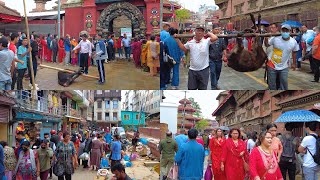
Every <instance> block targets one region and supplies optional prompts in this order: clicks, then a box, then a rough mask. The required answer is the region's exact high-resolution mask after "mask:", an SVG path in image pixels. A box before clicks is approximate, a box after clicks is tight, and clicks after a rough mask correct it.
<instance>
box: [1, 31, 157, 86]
mask: <svg viewBox="0 0 320 180" xmlns="http://www.w3.org/2000/svg"><path fill="white" fill-rule="evenodd" d="M79 36H80V37H70V35H68V34H67V35H66V36H65V37H60V38H59V37H58V36H57V35H52V34H47V35H39V34H37V33H36V32H32V34H31V35H30V46H31V47H29V42H28V38H27V36H26V33H21V32H18V33H10V35H8V36H2V37H1V39H0V67H1V68H0V74H1V76H0V89H1V90H14V89H17V90H22V89H24V88H27V87H23V84H24V83H23V80H24V79H30V84H29V86H30V87H31V86H32V84H33V83H32V78H31V67H30V61H29V59H30V52H31V56H32V65H33V72H34V79H36V77H37V71H38V65H39V64H43V63H45V64H49V65H50V63H55V64H58V65H60V67H61V68H65V67H66V66H79V67H80V68H81V72H82V73H83V74H86V75H87V74H88V73H89V71H90V69H91V68H93V67H92V66H96V67H97V68H98V72H99V81H98V84H104V83H105V82H106V80H105V79H106V78H105V76H106V74H108V72H105V70H104V66H105V64H106V63H110V62H116V61H128V62H133V63H134V65H135V68H139V69H141V70H142V71H145V72H147V73H149V74H148V75H150V76H157V75H158V74H159V68H160V57H159V56H160V43H159V41H160V40H159V36H155V35H151V36H149V37H148V38H146V37H144V36H141V37H134V38H132V37H127V35H126V34H123V36H120V37H115V36H114V35H109V36H106V35H104V34H97V35H96V36H94V37H90V36H89V35H88V34H87V33H84V34H80V35H79ZM132 60H133V61H132ZM58 67H59V66H58ZM115 71H116V69H115ZM35 86H36V88H37V89H38V84H36V83H35Z"/></svg>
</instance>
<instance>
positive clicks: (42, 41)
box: [40, 36, 48, 63]
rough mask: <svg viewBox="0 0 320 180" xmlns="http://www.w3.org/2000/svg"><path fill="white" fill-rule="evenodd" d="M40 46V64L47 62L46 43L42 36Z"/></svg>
mask: <svg viewBox="0 0 320 180" xmlns="http://www.w3.org/2000/svg"><path fill="white" fill-rule="evenodd" d="M40 44H41V46H42V51H41V57H42V58H41V63H42V60H47V54H48V47H47V41H46V37H45V36H42V39H41V41H40Z"/></svg>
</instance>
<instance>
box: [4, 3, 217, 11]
mask: <svg viewBox="0 0 320 180" xmlns="http://www.w3.org/2000/svg"><path fill="white" fill-rule="evenodd" d="M2 1H4V2H5V3H6V5H7V6H8V7H10V8H12V9H16V10H17V11H18V12H20V14H21V15H23V13H24V12H23V1H22V0H2ZM55 1H56V0H51V1H48V2H47V4H46V9H51V8H52V6H54V5H56V4H55ZM178 1H179V2H180V4H182V6H183V7H184V8H186V9H190V10H192V11H198V9H199V7H200V5H202V4H206V5H207V6H213V5H215V2H214V0H178ZM26 4H27V12H28V13H29V11H31V10H32V9H34V8H35V7H36V4H35V3H34V0H26Z"/></svg>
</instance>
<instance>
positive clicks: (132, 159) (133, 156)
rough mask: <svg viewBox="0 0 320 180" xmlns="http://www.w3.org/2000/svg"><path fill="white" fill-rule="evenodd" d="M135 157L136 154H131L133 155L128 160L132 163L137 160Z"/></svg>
mask: <svg viewBox="0 0 320 180" xmlns="http://www.w3.org/2000/svg"><path fill="white" fill-rule="evenodd" d="M137 157H138V155H137V154H136V153H133V154H131V156H130V160H131V161H134V160H136V159H137Z"/></svg>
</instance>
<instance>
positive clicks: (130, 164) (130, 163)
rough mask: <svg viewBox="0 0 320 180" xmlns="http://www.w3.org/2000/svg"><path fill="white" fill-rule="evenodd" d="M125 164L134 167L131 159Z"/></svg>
mask: <svg viewBox="0 0 320 180" xmlns="http://www.w3.org/2000/svg"><path fill="white" fill-rule="evenodd" d="M125 164H126V167H132V165H133V164H132V162H129V161H128V162H126V163H125Z"/></svg>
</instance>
